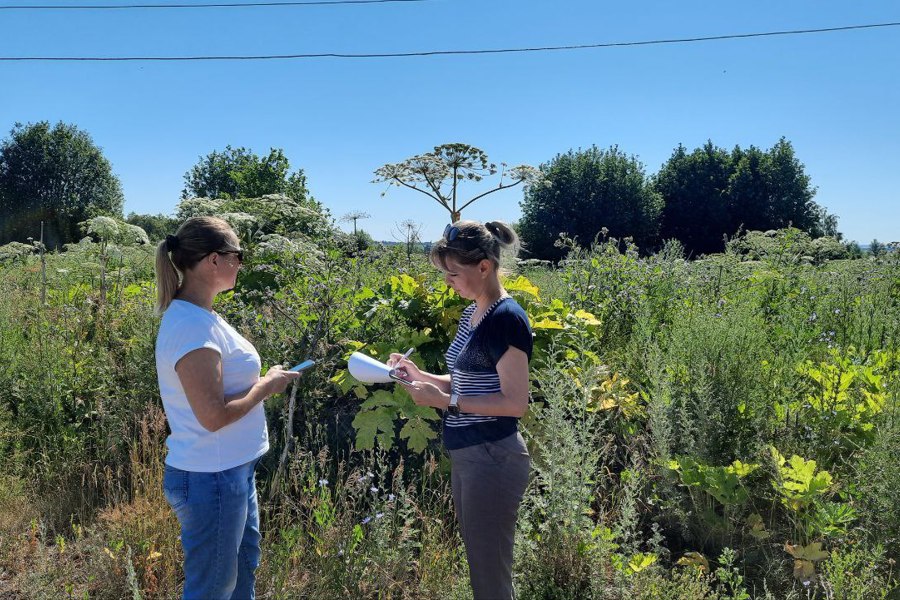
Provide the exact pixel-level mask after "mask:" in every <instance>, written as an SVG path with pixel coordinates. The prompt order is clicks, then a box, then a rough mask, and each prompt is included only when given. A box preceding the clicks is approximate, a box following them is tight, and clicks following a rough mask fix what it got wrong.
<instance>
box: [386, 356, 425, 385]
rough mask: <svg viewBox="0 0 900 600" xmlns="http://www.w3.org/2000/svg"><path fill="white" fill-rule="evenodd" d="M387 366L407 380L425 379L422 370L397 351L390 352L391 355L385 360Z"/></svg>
mask: <svg viewBox="0 0 900 600" xmlns="http://www.w3.org/2000/svg"><path fill="white" fill-rule="evenodd" d="M387 366H388V367H390V368H392V369H396V373H397V375H399V376H400V377H402V378H403V379H405V380H407V381H425V377H424V375H423V374H422V371H421V370H419V367H417V366H416V364H415V363H414V362H413V361H411V360H409V359H408V358H405V357H404V356H403V355H402V354H400V353H399V352H392V353H391V357H390V358H389V359H388V361H387Z"/></svg>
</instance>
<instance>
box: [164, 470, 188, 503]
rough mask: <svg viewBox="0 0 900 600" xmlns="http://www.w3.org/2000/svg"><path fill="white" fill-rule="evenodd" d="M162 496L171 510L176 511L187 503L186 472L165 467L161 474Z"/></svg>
mask: <svg viewBox="0 0 900 600" xmlns="http://www.w3.org/2000/svg"><path fill="white" fill-rule="evenodd" d="M163 494H164V495H165V497H166V502H168V503H169V506H171V507H172V509H173V510H178V509H179V508H181V507H182V506H184V505H185V504H187V501H188V472H187V471H182V470H181V469H176V468H175V467H170V466H169V465H166V470H165V473H164V474H163Z"/></svg>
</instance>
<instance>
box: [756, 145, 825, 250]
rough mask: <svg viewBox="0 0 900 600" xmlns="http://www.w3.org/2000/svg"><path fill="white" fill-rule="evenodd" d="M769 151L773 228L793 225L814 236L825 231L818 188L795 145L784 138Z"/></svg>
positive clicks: (767, 181)
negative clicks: (796, 153)
mask: <svg viewBox="0 0 900 600" xmlns="http://www.w3.org/2000/svg"><path fill="white" fill-rule="evenodd" d="M766 155H767V159H768V160H767V161H766V184H767V192H768V194H769V202H770V204H769V206H770V207H771V208H770V210H771V218H772V221H773V225H774V227H773V228H774V229H780V228H782V227H788V226H789V225H792V226H794V227H796V228H797V229H801V230H803V231H807V232H809V233H810V234H811V235H812V236H813V237H819V236H821V235H824V232H823V231H822V226H823V224H822V222H821V215H820V211H819V205H817V204H816V203H815V202H813V196H815V195H816V189H815V188H814V187H813V186H812V184H811V182H810V178H809V175H807V174H806V171H805V167H804V166H803V163H801V162H800V161H799V160H798V159H797V157H796V156H795V155H794V147H793V146H792V145H791V143H790V142H789V141H787V140H786V139H784V138H781V139H780V140H778V143H776V144H775V146H773V147H772V148H771V149H770V150H769V151H768V152H767V153H766Z"/></svg>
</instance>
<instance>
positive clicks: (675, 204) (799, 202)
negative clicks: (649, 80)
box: [519, 138, 841, 260]
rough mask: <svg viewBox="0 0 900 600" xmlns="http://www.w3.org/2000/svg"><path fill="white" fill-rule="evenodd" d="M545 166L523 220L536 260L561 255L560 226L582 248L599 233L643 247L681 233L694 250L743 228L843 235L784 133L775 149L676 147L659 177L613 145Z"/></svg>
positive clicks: (713, 246) (705, 250)
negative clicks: (817, 197) (819, 201)
mask: <svg viewBox="0 0 900 600" xmlns="http://www.w3.org/2000/svg"><path fill="white" fill-rule="evenodd" d="M540 170H541V172H542V173H543V174H544V176H545V177H546V184H545V185H540V186H531V187H529V188H528V189H527V190H526V192H525V196H524V199H523V200H522V202H521V207H522V218H521V221H520V222H519V229H520V234H521V237H522V239H523V240H524V241H525V242H526V244H527V245H528V250H529V252H530V253H531V256H532V257H533V258H540V259H547V260H558V259H560V258H562V256H563V253H564V249H563V248H561V247H559V245H558V244H556V241H557V240H558V239H559V233H560V232H566V233H567V235H569V236H570V237H573V238H575V239H577V240H578V241H580V242H581V243H582V244H589V243H590V242H591V241H593V240H594V239H595V238H596V237H597V235H598V234H606V235H609V236H611V237H616V238H620V239H621V238H624V237H631V238H632V239H633V240H634V242H635V243H636V244H637V245H638V246H639V247H640V248H641V249H643V250H645V251H651V250H653V249H656V248H658V247H660V246H661V244H662V243H663V242H664V241H665V240H669V239H677V240H679V241H680V242H681V243H682V244H683V246H684V248H685V252H686V253H688V255H690V256H699V255H701V254H711V253H714V252H721V251H722V250H724V248H725V243H726V241H727V239H728V238H729V237H732V236H734V235H735V234H737V233H738V232H739V231H741V230H743V231H767V230H774V229H782V228H785V227H789V226H792V227H795V228H797V229H799V230H801V231H805V232H806V233H808V234H809V235H810V236H812V237H813V238H818V237H822V236H826V235H827V236H832V237H836V238H838V239H840V237H841V235H840V233H839V232H838V231H837V217H836V216H835V215H832V214H829V213H828V212H827V211H826V210H825V209H824V208H823V207H822V206H820V205H818V204H816V203H815V202H814V201H813V197H814V196H815V192H816V190H815V188H814V187H813V186H812V184H811V181H810V178H809V175H807V174H806V172H805V168H804V166H803V164H802V163H801V162H800V161H799V160H798V159H797V157H796V155H795V153H794V148H793V146H792V145H791V143H790V142H789V141H787V140H786V139H784V138H782V139H780V140H778V142H777V143H776V144H775V145H774V146H773V147H772V148H770V149H768V150H763V149H761V148H757V147H756V146H750V147H749V148H746V149H744V148H741V147H740V146H735V148H734V149H733V150H731V151H727V150H725V149H724V148H720V147H717V146H716V145H714V144H713V142H712V141H708V142H707V143H706V144H704V145H703V146H702V147H700V148H696V149H694V150H692V151H688V150H687V148H685V147H684V146H683V145H679V146H678V147H677V148H675V150H674V151H673V153H672V155H671V157H670V158H669V159H668V160H667V161H666V162H665V163H664V164H663V165H662V167H661V168H660V170H659V172H657V173H656V174H655V175H647V173H646V171H645V169H644V166H643V165H642V164H641V162H640V161H638V159H637V158H636V157H634V156H629V155H627V154H625V153H624V152H622V151H621V150H619V148H618V147H616V146H613V147H611V148H609V149H600V148H597V147H596V146H594V147H591V148H588V149H585V150H577V151H575V150H570V151H569V152H567V153H565V154H559V155H557V156H556V157H555V158H553V159H552V160H551V161H549V162H548V163H546V164H543V165H541V167H540Z"/></svg>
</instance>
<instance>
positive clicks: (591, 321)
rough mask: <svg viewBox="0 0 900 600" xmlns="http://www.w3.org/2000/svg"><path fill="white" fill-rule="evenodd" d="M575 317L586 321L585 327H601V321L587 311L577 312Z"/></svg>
mask: <svg viewBox="0 0 900 600" xmlns="http://www.w3.org/2000/svg"><path fill="white" fill-rule="evenodd" d="M575 316H576V317H578V318H579V319H581V320H582V321H584V323H585V325H600V324H601V323H600V320H599V319H597V317H595V316H594V315H592V314H591V313H589V312H588V311H586V310H580V309H579V310H576V311H575Z"/></svg>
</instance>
